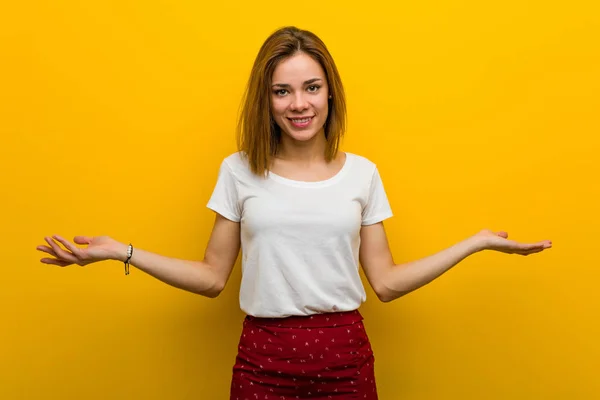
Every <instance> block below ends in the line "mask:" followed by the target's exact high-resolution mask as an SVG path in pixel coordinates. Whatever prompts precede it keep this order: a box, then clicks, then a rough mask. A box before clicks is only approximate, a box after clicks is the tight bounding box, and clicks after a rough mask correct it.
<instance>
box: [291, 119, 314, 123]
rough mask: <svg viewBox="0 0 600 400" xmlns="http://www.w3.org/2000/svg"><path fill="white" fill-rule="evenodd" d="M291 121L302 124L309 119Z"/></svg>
mask: <svg viewBox="0 0 600 400" xmlns="http://www.w3.org/2000/svg"><path fill="white" fill-rule="evenodd" d="M292 121H293V122H295V123H297V124H302V123H304V122H308V121H310V118H302V119H292Z"/></svg>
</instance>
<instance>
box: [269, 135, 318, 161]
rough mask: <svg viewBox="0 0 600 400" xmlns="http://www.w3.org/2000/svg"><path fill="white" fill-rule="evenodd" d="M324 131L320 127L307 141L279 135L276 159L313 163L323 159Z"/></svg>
mask: <svg viewBox="0 0 600 400" xmlns="http://www.w3.org/2000/svg"><path fill="white" fill-rule="evenodd" d="M326 145H327V139H325V131H324V130H323V129H321V131H319V133H317V134H316V135H315V136H314V137H313V138H312V139H310V140H307V141H298V140H294V139H292V138H291V137H289V136H288V135H286V134H283V135H281V142H280V143H279V149H278V151H277V155H276V156H275V157H276V158H278V159H281V160H285V161H293V162H302V163H313V162H315V161H317V162H318V161H323V160H324V159H325V147H326Z"/></svg>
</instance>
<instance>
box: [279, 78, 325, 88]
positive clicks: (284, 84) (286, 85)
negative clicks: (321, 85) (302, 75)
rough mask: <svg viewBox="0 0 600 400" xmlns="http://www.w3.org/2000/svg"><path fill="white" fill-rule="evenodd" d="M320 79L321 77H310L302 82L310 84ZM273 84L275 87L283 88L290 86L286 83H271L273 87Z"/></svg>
mask: <svg viewBox="0 0 600 400" xmlns="http://www.w3.org/2000/svg"><path fill="white" fill-rule="evenodd" d="M322 80H323V79H321V78H312V79H309V80H307V81H304V84H305V85H310V84H311V83H315V82H317V81H322ZM275 86H277V87H283V88H289V87H291V86H290V85H289V84H287V83H276V84H274V85H273V87H275Z"/></svg>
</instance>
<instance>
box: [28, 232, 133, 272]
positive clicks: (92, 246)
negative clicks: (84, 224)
mask: <svg viewBox="0 0 600 400" xmlns="http://www.w3.org/2000/svg"><path fill="white" fill-rule="evenodd" d="M44 240H46V242H47V243H48V244H49V246H38V247H36V249H37V250H39V251H42V252H44V253H48V254H50V255H51V256H53V257H55V258H42V259H41V260H40V261H41V262H42V263H44V264H54V265H58V266H61V267H66V266H68V265H71V264H77V265H80V266H82V267H83V266H84V265H88V264H91V263H94V262H98V261H104V260H117V259H118V260H121V258H122V260H121V261H124V260H125V258H126V257H127V256H126V252H127V246H126V245H124V244H123V243H120V242H118V241H116V240H114V239H112V238H110V237H109V236H75V238H74V239H73V240H74V242H75V243H77V244H82V245H87V247H77V246H76V245H75V244H73V243H72V242H70V241H68V240H66V239H64V238H62V237H60V236H58V235H54V236H52V237H45V238H44ZM56 242H59V243H62V244H63V246H64V247H65V249H66V250H65V249H63V248H62V247H61V246H60V245H59V244H58V243H56Z"/></svg>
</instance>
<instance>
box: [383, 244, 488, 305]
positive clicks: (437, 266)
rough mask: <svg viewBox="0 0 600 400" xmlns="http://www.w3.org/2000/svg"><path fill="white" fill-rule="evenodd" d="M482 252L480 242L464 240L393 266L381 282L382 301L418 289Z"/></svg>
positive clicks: (393, 298) (390, 299)
mask: <svg viewBox="0 0 600 400" xmlns="http://www.w3.org/2000/svg"><path fill="white" fill-rule="evenodd" d="M481 250H483V247H482V243H481V240H479V239H478V238H477V237H470V238H468V239H466V240H463V241H461V242H458V243H456V244H455V245H453V246H451V247H449V248H447V249H445V250H442V251H440V252H438V253H435V254H433V255H431V256H428V257H425V258H422V259H420V260H416V261H412V262H408V263H405V264H398V265H394V266H393V267H392V268H390V269H389V271H388V273H387V275H386V276H385V278H384V280H383V293H380V296H379V297H380V298H381V299H382V301H385V302H388V301H392V300H395V299H397V298H398V297H401V296H403V295H405V294H407V293H410V292H412V291H413V290H415V289H418V288H420V287H422V286H424V285H426V284H428V283H429V282H431V281H433V280H434V279H435V278H437V277H439V276H440V275H442V274H443V273H444V272H446V271H448V270H449V269H450V268H452V267H454V266H455V265H456V264H458V263H459V262H461V261H462V260H464V259H465V258H466V257H468V256H470V255H472V254H474V253H477V252H478V251H481Z"/></svg>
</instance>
